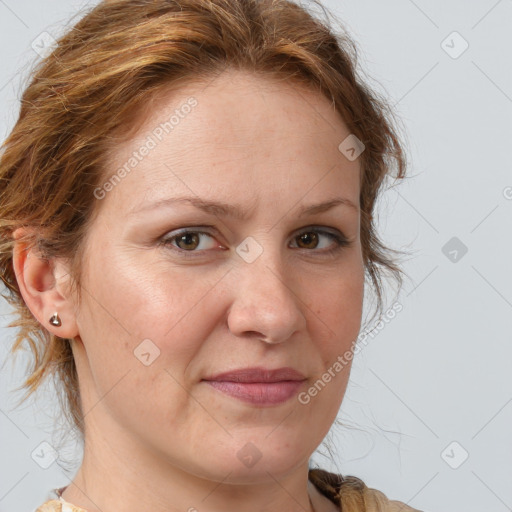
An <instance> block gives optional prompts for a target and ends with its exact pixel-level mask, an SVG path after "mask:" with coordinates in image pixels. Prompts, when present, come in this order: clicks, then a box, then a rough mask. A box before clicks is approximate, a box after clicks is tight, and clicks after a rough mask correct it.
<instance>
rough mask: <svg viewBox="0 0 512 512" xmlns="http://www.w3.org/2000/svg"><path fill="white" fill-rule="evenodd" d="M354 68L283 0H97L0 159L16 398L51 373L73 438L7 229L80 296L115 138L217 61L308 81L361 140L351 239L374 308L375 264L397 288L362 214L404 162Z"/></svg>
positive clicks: (311, 17) (317, 26) (47, 342)
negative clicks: (151, 104) (27, 363)
mask: <svg viewBox="0 0 512 512" xmlns="http://www.w3.org/2000/svg"><path fill="white" fill-rule="evenodd" d="M313 5H317V6H320V7H321V8H322V9H324V8H323V6H321V4H320V3H318V2H317V3H316V4H313ZM325 12H326V11H325V9H324V13H325ZM331 16H332V15H331ZM356 63H357V51H356V46H355V44H354V42H353V41H352V40H351V39H350V38H349V37H348V36H347V35H346V33H345V32H344V31H343V32H342V33H336V32H334V31H333V30H332V29H331V27H330V25H329V23H328V22H322V21H321V20H320V18H319V17H318V16H316V15H315V14H314V13H313V12H307V11H306V10H305V9H304V8H303V7H302V6H300V5H298V4H296V3H294V2H292V1H288V0H109V1H103V2H101V3H100V4H98V5H97V6H96V7H94V8H93V9H92V10H91V11H90V12H89V13H88V14H87V15H85V16H84V17H83V18H82V19H81V20H80V21H79V22H78V23H77V24H76V25H75V26H74V27H73V28H72V29H71V30H70V31H68V32H67V33H66V34H65V35H64V36H63V37H62V38H60V40H59V41H58V45H57V47H56V49H55V50H54V51H53V52H52V53H51V54H50V55H49V56H48V57H46V58H45V59H44V60H42V61H41V63H40V64H39V65H38V66H37V67H36V69H35V70H34V72H33V74H32V77H31V81H30V83H29V85H28V86H27V87H26V89H25V90H24V93H23V96H22V98H21V109H20V113H19V118H18V120H17V122H16V124H15V126H14V128H13V130H12V131H11V133H10V135H9V136H8V138H7V139H6V141H5V142H4V143H3V146H2V153H0V156H1V159H0V197H1V201H0V242H1V245H0V277H1V279H2V281H3V282H4V284H5V285H6V287H7V291H8V294H7V295H4V297H5V298H6V299H7V300H8V301H9V303H10V304H11V305H14V307H15V312H16V313H17V315H18V318H17V320H16V321H14V322H12V323H11V324H10V325H9V326H10V327H19V328H20V329H19V330H18V332H17V335H16V341H15V343H14V345H13V347H12V349H11V351H12V352H13V353H14V352H16V351H17V350H18V349H20V348H21V345H22V343H23V342H24V341H27V342H28V343H29V344H30V350H31V352H32V354H33V356H34V360H33V367H32V369H31V372H30V375H29V377H28V378H27V379H26V381H25V382H24V384H23V386H22V387H23V388H26V389H27V397H28V396H30V395H31V394H32V393H33V392H34V391H35V390H36V389H37V388H38V387H39V385H40V384H41V382H42V381H43V380H44V378H45V377H46V376H47V375H49V374H50V375H54V376H57V377H58V381H59V382H60V383H61V384H62V388H63V390H64V392H65V400H64V403H63V404H62V405H63V406H64V412H66V413H67V414H68V415H69V416H68V417H69V418H70V419H71V420H72V421H73V423H74V425H75V426H76V427H77V428H78V429H79V431H80V432H81V434H82V435H83V434H84V431H83V419H82V412H81V408H80V398H79V397H80V394H79V389H78V380H77V373H76V368H75V362H74V359H73V354H72V351H71V346H70V343H69V342H68V340H66V339H62V338H59V337H58V336H55V335H52V334H51V333H49V332H48V331H47V330H46V329H45V327H44V326H41V325H40V324H39V323H38V322H37V321H36V319H35V318H34V317H33V315H32V314H31V312H30V310H29V309H28V308H27V306H26V304H25V303H24V301H23V299H22V297H21V294H20V290H19V287H18V284H17V280H16V277H15V274H14V271H13V265H12V253H13V247H14V241H13V237H12V233H13V231H14V230H15V229H16V228H17V227H20V226H31V227H35V228H36V229H35V234H34V236H30V235H29V237H27V239H26V242H27V243H28V244H29V246H34V247H37V248H38V249H39V251H40V252H41V254H42V255H43V256H44V257H45V258H48V259H50V258H53V257H64V258H69V261H70V265H71V269H72V272H71V276H72V278H73V280H74V281H73V283H74V285H75V287H76V289H77V291H78V294H80V290H81V287H80V275H81V272H80V271H81V262H82V260H81V257H82V250H83V243H82V241H83V240H84V235H85V234H86V233H87V229H88V226H89V225H90V222H91V219H92V218H93V214H94V212H96V211H97V206H98V204H97V203H99V201H96V200H95V196H94V194H93V191H94V189H95V188H96V187H98V186H99V185H100V184H101V183H102V182H103V181H104V175H105V168H104V167H105V166H104V165H103V164H104V162H105V158H106V156H107V155H108V153H109V149H110V148H111V147H112V140H113V137H114V135H115V134H119V133H120V132H121V131H123V132H126V128H125V127H126V126H133V119H134V115H135V113H137V112H140V111H141V107H142V105H143V104H146V103H147V101H148V99H150V98H151V96H152V95H153V94H156V93H157V92H159V91H163V90H164V89H168V88H170V87H178V86H182V85H186V84H187V83H191V82H192V81H194V80H199V79H206V78H209V77H213V76H214V75H215V74H217V73H219V72H222V71H223V70H224V69H227V68H231V69H240V70H249V71H252V72H254V73H256V74H259V75H263V76H268V77H269V78H274V79H281V80H291V81H294V82H295V83H297V84H303V85H306V86H308V87H313V88H315V89H316V90H318V91H319V92H320V93H322V94H323V95H324V96H325V97H327V98H328V99H329V101H331V102H332V103H333V105H334V107H335V108H336V109H337V110H338V112H339V113H340V114H341V116H342V118H343V119H344V121H345V123H346V125H347V127H348V128H349V130H350V132H351V133H353V134H355V135H356V136H357V138H358V139H360V140H361V141H362V142H363V143H364V145H365V151H364V152H363V153H362V154H361V156H360V157H359V158H360V162H361V169H362V172H361V194H360V207H361V244H362V251H363V258H364V263H365V271H366V272H367V277H369V278H370V281H371V284H372V285H373V288H374V291H375V292H376V294H377V302H378V311H379V312H381V311H382V290H383V288H382V279H381V276H382V275H383V272H384V271H388V272H390V273H391V275H392V276H393V277H394V278H396V279H397V280H398V282H399V283H400V285H401V284H402V274H403V271H402V270H401V269H400V267H399V266H398V265H397V264H396V262H395V261H394V259H393V258H392V257H391V255H390V254H391V252H393V253H395V254H398V251H392V250H391V249H389V248H387V247H385V246H384V245H383V244H382V242H381V241H380V240H379V238H378V236H377V234H376V232H375V226H374V219H373V217H372V213H373V211H374V205H375V202H376V199H377V197H378V195H379V192H380V191H381V189H382V186H383V183H384V180H385V178H386V177H387V176H389V175H390V172H391V170H392V169H393V168H395V169H396V170H397V173H396V178H404V177H405V167H406V162H405V156H404V151H403V149H402V146H401V142H400V138H399V137H398V131H397V125H396V124H395V123H396V120H395V119H394V116H393V113H392V111H391V109H390V108H389V107H388V105H387V103H386V101H385V100H384V99H383V98H382V97H381V96H379V95H378V94H377V93H375V92H373V91H371V90H370V89H369V87H368V86H367V85H365V83H363V81H362V80H361V79H360V78H359V77H358V75H357V73H356ZM130 121H132V123H130ZM340 142H341V141H340ZM340 158H343V157H342V156H341V153H340ZM66 409H67V410H66Z"/></svg>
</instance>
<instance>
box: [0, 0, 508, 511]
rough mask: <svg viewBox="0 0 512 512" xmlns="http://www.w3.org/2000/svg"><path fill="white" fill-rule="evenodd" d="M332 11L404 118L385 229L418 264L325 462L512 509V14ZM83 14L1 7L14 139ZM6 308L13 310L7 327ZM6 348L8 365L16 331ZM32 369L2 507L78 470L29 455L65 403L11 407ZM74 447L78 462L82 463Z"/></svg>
mask: <svg viewBox="0 0 512 512" xmlns="http://www.w3.org/2000/svg"><path fill="white" fill-rule="evenodd" d="M93 3H94V2H91V3H90V4H89V5H91V4H93ZM304 3H307V2H304ZM325 3H326V5H327V6H328V7H329V8H330V9H332V10H333V12H334V13H335V14H336V15H338V16H339V17H340V18H341V19H342V20H343V22H344V23H345V25H346V27H347V28H348V29H349V30H350V31H351V34H352V35H353V37H354V38H355V39H356V41H357V43H358V45H359V48H360V58H361V62H360V63H361V66H362V68H363V69H364V70H365V71H366V72H367V73H368V74H369V75H370V76H371V77H373V78H374V79H375V80H376V83H375V84H374V86H375V87H377V88H378V89H379V90H381V91H385V92H386V94H388V96H389V97H390V98H391V99H392V102H393V103H395V104H396V109H397V110H398V113H399V115H400V116H401V118H402V120H403V122H404V123H405V126H406V129H407V133H408V141H409V148H410V160H411V166H410V169H409V175H410V176H412V178H410V179H408V180H407V182H405V183H403V184H402V185H401V186H399V187H398V188H396V189H391V190H389V191H388V192H387V193H386V195H385V196H384V200H383V201H382V203H381V206H380V211H381V215H380V225H381V229H382V232H383V235H384V239H385V241H386V242H387V243H389V244H390V245H391V246H393V247H397V248H405V249H407V250H411V251H413V257H411V258H410V259H409V260H408V261H407V262H406V263H405V265H404V268H405V270H406V272H408V274H409V275H410V276H411V278H412V283H406V286H405V287H404V290H403V291H402V293H401V295H400V299H399V300H400V302H401V304H402V305H403V310H402V311H401V312H400V313H399V314H398V315H397V316H396V317H395V318H394V319H393V320H392V321H391V322H389V323H388V324H386V326H385V327H384V328H383V329H381V330H380V331H378V335H376V336H375V337H374V338H373V339H371V341H370V342H369V343H368V344H367V346H366V347H365V348H364V350H363V351H362V352H361V353H360V354H359V355H358V356H357V358H356V359H355V361H354V366H353V370H352V375H351V384H350V386H349V389H348V391H347V394H346V396H345V399H344V402H343V405H342V408H341V411H340V414H339V419H340V420H341V421H342V422H344V423H345V424H347V425H348V426H347V427H346V428H342V427H335V428H333V430H332V432H333V436H332V437H331V439H332V441H333V442H334V443H335V445H336V448H337V458H338V461H339V462H338V467H337V468H336V467H334V466H330V464H329V462H328V461H327V459H326V458H324V457H322V456H320V455H315V457H314V460H315V462H317V463H318V464H320V465H321V466H322V467H324V468H326V469H331V470H341V471H342V472H343V473H344V474H353V475H356V476H358V477H360V478H362V479H363V480H364V481H365V482H366V483H367V485H369V486H370V487H375V488H377V489H380V490H382V491H383V492H385V493H386V494H387V495H388V496H389V497H390V498H392V499H400V500H402V501H405V502H408V503H409V504H410V505H412V506H414V507H416V508H418V509H421V510H424V511H425V512H426V511H438V512H452V511H454V510H465V511H466V512H473V511H475V512H476V511H482V510H486V511H489V510H493V511H497V512H501V511H506V510H512V485H511V484H512V437H511V434H510V432H511V428H510V426H511V424H512V404H511V402H512V379H510V378H509V375H510V361H511V360H512V343H511V342H512V335H511V333H512V322H511V313H512V273H511V270H510V261H511V245H512V244H511V241H510V235H511V231H512V229H511V228H512V200H511V199H507V198H511V197H512V188H507V187H512V171H511V164H510V157H509V151H510V148H511V142H510V140H511V137H512V68H511V66H512V65H511V63H512V2H511V1H510V0H501V1H496V0H481V1H476V0H473V1H467V0H465V1H463V0H458V1H456V0H451V1H449V2H447V1H441V0H434V1H432V0H431V1H427V0H416V1H412V0H392V1H386V2H381V1H378V0H372V1H370V0H351V1H337V0H330V1H326V2H325ZM84 5H86V3H85V2H83V1H82V2H78V1H64V0H51V1H50V0H42V1H35V0H31V1H28V0H18V1H16V2H15V1H14V0H0V43H1V44H0V54H1V59H2V60H1V62H2V68H1V70H0V109H1V112H0V114H1V115H0V134H1V136H2V139H3V138H4V137H5V135H6V134H7V132H8V130H9V129H10V128H11V127H12V125H13V123H14V120H15V118H16V113H17V108H18V102H17V97H18V96H19V91H20V87H21V81H20V80H21V78H20V77H23V76H25V75H26V71H27V69H28V68H27V66H28V63H31V62H33V59H34V58H35V57H36V54H35V53H34V51H33V50H32V49H31V43H32V41H33V40H34V39H35V38H36V37H37V36H38V35H39V34H40V33H41V32H42V31H45V30H46V31H48V32H49V33H51V34H53V35H55V36H57V35H59V34H60V33H61V32H62V30H63V28H64V25H65V23H66V22H68V21H69V20H70V18H71V17H72V16H73V15H74V14H76V13H77V12H78V11H79V9H80V8H81V7H82V6H84ZM454 31H456V32H458V33H459V34H460V36H461V37H462V38H464V40H465V41H467V43H468V44H469V47H468V49H467V50H466V51H465V52H464V53H462V54H461V55H460V56H458V57H457V58H452V56H450V55H449V54H448V53H447V51H449V52H451V53H452V55H455V54H456V52H458V51H459V50H460V49H461V48H462V46H461V45H462V44H463V40H461V39H460V38H459V39H458V36H453V35H452V36H450V37H449V38H448V39H447V40H446V38H447V37H448V36H449V35H450V34H452V32H454ZM444 40H446V42H445V43H444V44H443V43H442V42H443V41H444ZM450 47H451V48H450ZM445 50H447V51H445ZM20 71H21V75H20V74H18V73H19V72H20ZM452 237H457V238H458V239H459V241H460V242H461V243H463V244H464V245H465V246H467V248H468V252H467V253H466V254H465V255H463V256H462V257H460V252H459V256H458V260H457V261H455V262H454V261H452V260H451V259H449V258H448V257H447V256H445V254H444V253H443V251H442V248H443V247H444V246H445V244H446V243H447V242H448V241H449V240H450V239H451V238H452ZM458 243H459V242H458ZM7 312H8V308H7V305H6V304H3V303H2V305H1V310H0V313H2V314H3V316H2V317H1V318H0V320H1V325H2V326H5V325H6V324H7V322H8V320H9V317H8V316H6V314H7ZM0 337H1V341H2V343H1V344H0V358H1V360H2V361H3V360H5V356H6V354H7V350H8V347H9V346H10V343H11V342H12V334H11V333H10V331H9V330H7V329H5V328H2V329H1V331H0ZM23 370H24V363H23V360H20V361H19V362H18V363H17V364H16V365H15V366H11V364H7V365H6V366H5V368H2V370H1V373H0V431H1V438H0V439H1V444H0V512H27V511H28V510H33V509H34V508H35V507H36V506H37V505H39V504H40V503H41V502H42V500H44V499H45V498H46V495H47V493H48V490H49V489H50V488H52V487H57V486H61V485H66V484H67V483H68V482H69V479H70V478H71V477H72V475H73V471H70V472H68V473H67V474H66V473H64V472H63V471H62V469H61V468H60V467H59V465H58V464H57V463H54V464H53V465H52V466H50V467H49V468H48V469H46V470H45V469H42V468H40V467H39V466H38V465H37V464H36V463H35V462H34V461H33V460H32V458H31V452H32V451H33V450H34V449H35V448H36V447H37V446H38V445H39V444H40V443H41V442H43V441H47V442H50V443H52V442H53V441H54V439H55V436H54V435H52V425H53V423H52V422H53V420H52V414H53V411H54V407H55V405H54V400H53V399H52V390H51V387H48V388H47V390H45V391H44V393H41V394H40V395H39V400H38V401H37V402H35V403H34V402H32V403H29V404H28V405H27V406H25V407H22V408H19V409H14V400H15V398H17V397H19V395H16V394H15V393H13V392H12V391H11V390H12V389H13V388H14V387H15V386H18V385H19V384H21V381H22V374H23ZM454 441H455V442H456V443H457V444H455V445H453V444H452V445H451V446H450V447H449V448H448V450H445V449H446V448H447V447H448V446H449V445H450V444H451V443H453V442H454ZM68 445H69V452H65V453H62V454H61V456H62V457H63V459H64V460H67V459H66V458H72V457H73V456H80V453H79V452H78V453H75V454H73V443H72V442H70V443H68ZM466 452H467V454H468V458H467V460H465V461H464V462H463V463H462V464H460V462H461V461H462V460H463V458H464V456H465V454H466ZM450 464H451V466H458V467H457V468H456V469H454V468H453V467H451V466H450ZM459 464H460V465H459Z"/></svg>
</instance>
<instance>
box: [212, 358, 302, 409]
mask: <svg viewBox="0 0 512 512" xmlns="http://www.w3.org/2000/svg"><path fill="white" fill-rule="evenodd" d="M305 380H306V377H305V376H304V375H303V374H302V373H300V372H299V371H297V370H295V369H294V368H291V367H283V368H278V369H274V370H272V369H267V368H262V367H256V368H241V369H238V370H233V371H229V372H224V373H221V374H217V375H213V376H210V377H207V378H205V379H203V381H204V382H206V383H207V384H209V385H210V386H211V387H213V388H214V389H216V390H217V391H220V392H221V393H224V394H226V395H228V396H231V397H233V398H236V399H238V400H241V401H243V402H246V403H251V404H254V405H259V406H265V405H276V404H281V403H284V402H286V401H288V400H289V399H290V398H292V396H294V395H295V394H296V393H297V392H298V390H299V389H300V388H301V386H302V385H303V383H304V381H305Z"/></svg>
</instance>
